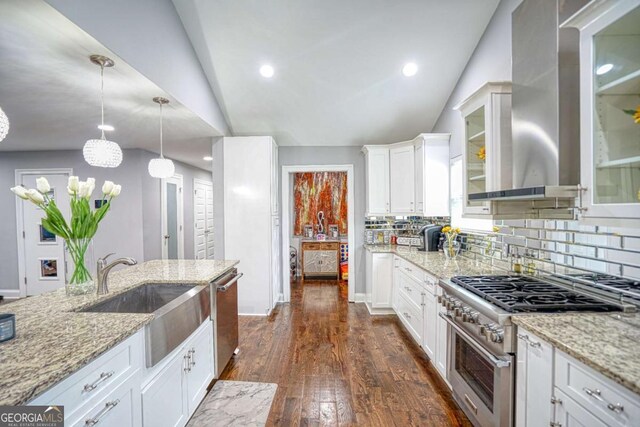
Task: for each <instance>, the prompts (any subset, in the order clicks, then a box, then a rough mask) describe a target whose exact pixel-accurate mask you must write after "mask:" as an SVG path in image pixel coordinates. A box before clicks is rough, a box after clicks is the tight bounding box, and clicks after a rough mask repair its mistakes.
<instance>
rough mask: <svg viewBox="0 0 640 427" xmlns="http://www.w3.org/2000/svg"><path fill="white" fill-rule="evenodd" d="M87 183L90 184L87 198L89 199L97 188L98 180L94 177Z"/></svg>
mask: <svg viewBox="0 0 640 427" xmlns="http://www.w3.org/2000/svg"><path fill="white" fill-rule="evenodd" d="M87 185H88V186H89V189H88V190H87V199H88V198H90V197H91V194H92V193H93V190H95V189H96V180H95V179H93V178H89V179H87Z"/></svg>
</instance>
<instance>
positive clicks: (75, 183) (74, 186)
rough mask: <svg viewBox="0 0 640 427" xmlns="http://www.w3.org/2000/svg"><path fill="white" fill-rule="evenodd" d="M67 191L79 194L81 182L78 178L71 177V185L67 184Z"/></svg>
mask: <svg viewBox="0 0 640 427" xmlns="http://www.w3.org/2000/svg"><path fill="white" fill-rule="evenodd" d="M67 189H68V190H69V193H77V192H78V190H79V189H80V180H79V179H78V177H77V176H70V177H69V183H68V184H67Z"/></svg>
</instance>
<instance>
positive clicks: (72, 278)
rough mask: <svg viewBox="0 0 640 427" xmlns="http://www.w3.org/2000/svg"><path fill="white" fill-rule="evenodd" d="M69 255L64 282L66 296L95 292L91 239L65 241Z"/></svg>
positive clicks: (94, 263)
mask: <svg viewBox="0 0 640 427" xmlns="http://www.w3.org/2000/svg"><path fill="white" fill-rule="evenodd" d="M65 243H66V247H67V254H68V255H69V260H70V261H71V262H70V263H69V267H70V269H69V271H68V272H67V279H66V281H65V290H66V292H67V295H69V296H72V295H85V294H89V293H92V292H95V290H96V285H95V282H94V280H93V279H94V276H95V268H96V261H95V258H94V255H93V239H70V240H67V241H65Z"/></svg>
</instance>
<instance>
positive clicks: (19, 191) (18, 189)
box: [11, 185, 29, 200]
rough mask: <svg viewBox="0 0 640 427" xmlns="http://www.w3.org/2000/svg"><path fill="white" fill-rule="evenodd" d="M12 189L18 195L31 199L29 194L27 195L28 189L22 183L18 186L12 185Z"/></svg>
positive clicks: (24, 198)
mask: <svg viewBox="0 0 640 427" xmlns="http://www.w3.org/2000/svg"><path fill="white" fill-rule="evenodd" d="M11 191H13V192H14V194H15V195H16V196H18V197H20V198H21V199H23V200H27V199H29V196H27V189H26V188H24V187H23V186H22V185H18V186H17V187H12V188H11Z"/></svg>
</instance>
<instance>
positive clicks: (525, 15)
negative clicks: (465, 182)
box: [468, 0, 587, 215]
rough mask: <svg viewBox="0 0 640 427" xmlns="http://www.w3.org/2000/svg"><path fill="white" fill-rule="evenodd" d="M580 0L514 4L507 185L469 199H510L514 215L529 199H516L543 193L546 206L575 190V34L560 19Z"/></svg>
mask: <svg viewBox="0 0 640 427" xmlns="http://www.w3.org/2000/svg"><path fill="white" fill-rule="evenodd" d="M586 3H587V0H544V1H540V0H523V1H522V3H521V4H520V5H519V6H518V7H517V8H516V9H515V10H514V12H513V14H512V20H511V22H512V28H511V30H512V98H511V99H512V110H511V128H512V146H511V149H512V185H513V188H511V189H504V190H500V191H489V192H485V193H476V194H469V195H468V199H469V201H476V202H478V201H492V203H493V205H494V206H499V205H500V204H502V203H509V204H510V206H509V211H510V212H511V213H512V215H516V213H515V210H514V209H515V207H516V206H521V205H525V206H528V204H525V203H522V204H516V203H513V202H514V201H532V200H548V201H549V203H544V204H543V205H544V206H550V205H551V206H552V205H553V204H554V203H553V200H557V199H565V200H567V199H575V198H576V197H578V196H579V194H578V193H579V190H578V189H579V183H580V85H579V84H580V73H579V71H580V62H579V61H580V57H579V53H580V44H579V42H580V39H579V32H578V31H577V30H576V29H564V28H562V29H561V28H560V24H561V23H562V22H563V21H564V20H566V19H567V18H569V17H570V16H571V15H573V14H574V13H575V12H576V11H578V10H579V9H580V8H581V7H582V6H584V5H585V4H586ZM498 145H499V144H498ZM563 205H564V203H563ZM511 208H513V209H511ZM500 210H504V209H492V211H493V212H496V211H500ZM523 214H524V212H523Z"/></svg>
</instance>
